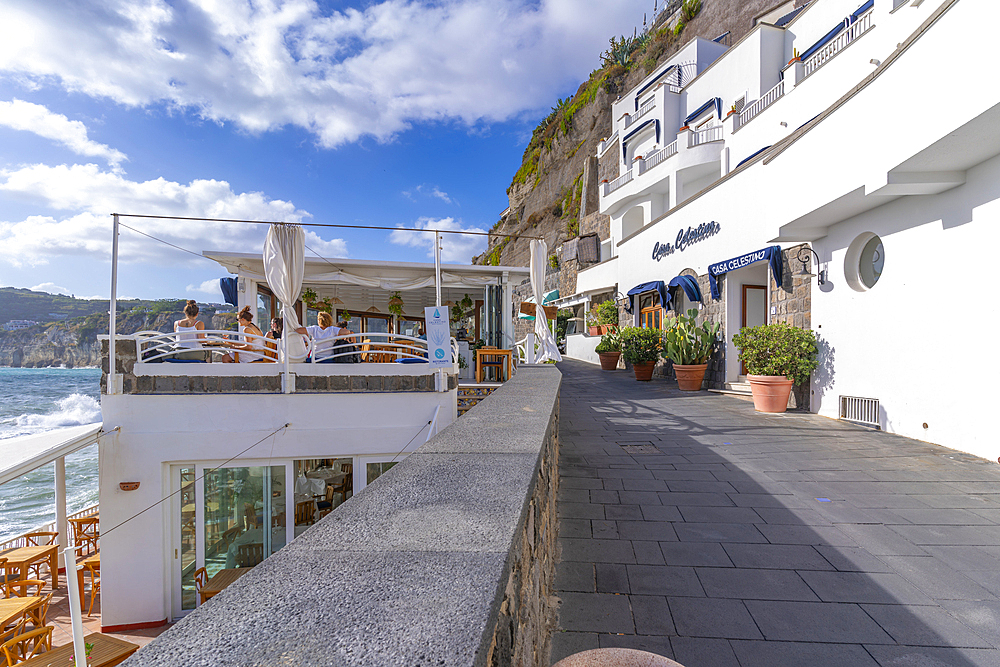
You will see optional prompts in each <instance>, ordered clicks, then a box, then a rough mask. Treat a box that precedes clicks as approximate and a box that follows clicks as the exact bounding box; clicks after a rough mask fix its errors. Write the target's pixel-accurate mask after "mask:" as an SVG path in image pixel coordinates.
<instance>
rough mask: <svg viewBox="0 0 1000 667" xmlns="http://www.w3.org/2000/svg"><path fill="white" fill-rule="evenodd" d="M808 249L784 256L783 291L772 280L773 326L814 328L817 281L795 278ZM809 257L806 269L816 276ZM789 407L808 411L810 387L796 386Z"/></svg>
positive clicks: (793, 250) (794, 249)
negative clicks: (814, 289)
mask: <svg viewBox="0 0 1000 667" xmlns="http://www.w3.org/2000/svg"><path fill="white" fill-rule="evenodd" d="M806 247H808V246H807V245H806V244H802V245H797V246H793V247H791V248H788V249H786V250H783V251H782V253H781V266H782V276H781V287H778V284H777V283H776V282H775V281H774V278H773V277H772V278H771V303H770V312H771V315H770V318H771V322H784V323H786V324H790V325H792V326H793V327H798V328H800V329H809V328H810V327H811V326H812V316H811V312H812V281H813V280H814V278H796V277H795V276H793V275H792V274H793V273H794V272H796V271H798V270H799V269H801V268H802V262H800V261H799V260H798V259H796V257H797V255H798V253H799V251H800V250H801V249H802V248H806ZM806 254H808V255H809V258H810V259H809V261H808V263H807V264H806V267H807V268H809V269H810V270H811V271H812V272H813V273H816V269H815V266H814V264H813V261H812V253H808V252H807V253H803V256H805V255H806ZM788 401H789V403H788V405H789V407H794V408H804V409H806V410H808V409H809V384H808V383H804V384H800V385H797V386H796V387H794V388H793V390H792V395H791V397H790V398H789V399H788Z"/></svg>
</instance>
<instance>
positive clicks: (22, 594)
mask: <svg viewBox="0 0 1000 667" xmlns="http://www.w3.org/2000/svg"><path fill="white" fill-rule="evenodd" d="M44 586H45V582H44V581H42V580H41V579H21V580H19V581H8V582H7V593H6V595H7V597H9V598H12V597H19V598H26V597H31V596H32V595H39V596H40V595H41V594H42V588H43V587H44ZM30 588H34V589H35V592H34V593H32V592H30V591H29V590H28V589H30Z"/></svg>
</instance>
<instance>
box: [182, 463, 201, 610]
mask: <svg viewBox="0 0 1000 667" xmlns="http://www.w3.org/2000/svg"><path fill="white" fill-rule="evenodd" d="M180 475H181V547H180V556H181V609H194V608H195V606H196V605H197V603H198V601H197V589H196V587H195V583H194V573H195V570H196V569H197V563H196V562H195V558H196V553H197V552H196V549H195V547H196V546H197V544H196V542H197V539H198V530H197V528H196V527H195V521H196V519H195V507H196V505H195V497H194V478H195V469H194V467H190V468H181V470H180Z"/></svg>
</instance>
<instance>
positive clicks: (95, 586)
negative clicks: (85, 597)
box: [84, 563, 101, 616]
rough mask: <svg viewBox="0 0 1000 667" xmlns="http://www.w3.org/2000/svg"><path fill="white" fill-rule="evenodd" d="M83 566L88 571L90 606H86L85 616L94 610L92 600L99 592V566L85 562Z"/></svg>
mask: <svg viewBox="0 0 1000 667" xmlns="http://www.w3.org/2000/svg"><path fill="white" fill-rule="evenodd" d="M84 567H85V568H86V569H87V571H88V572H90V606H89V607H87V616H90V614H91V613H92V612H93V611H94V600H95V599H96V598H97V596H98V594H99V593H100V592H101V566H100V565H95V564H94V563H87V564H86V565H84Z"/></svg>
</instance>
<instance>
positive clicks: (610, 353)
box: [594, 327, 622, 371]
mask: <svg viewBox="0 0 1000 667" xmlns="http://www.w3.org/2000/svg"><path fill="white" fill-rule="evenodd" d="M594 351H595V352H597V355H598V356H599V357H600V358H601V369H602V370H605V371H613V370H615V369H616V368H618V360H619V359H620V358H621V356H622V343H621V334H619V333H618V327H614V328H613V329H612V330H611V331H609V332H608V333H606V334H604V335H603V336H601V342H600V343H598V344H597V347H596V348H595V349H594Z"/></svg>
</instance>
